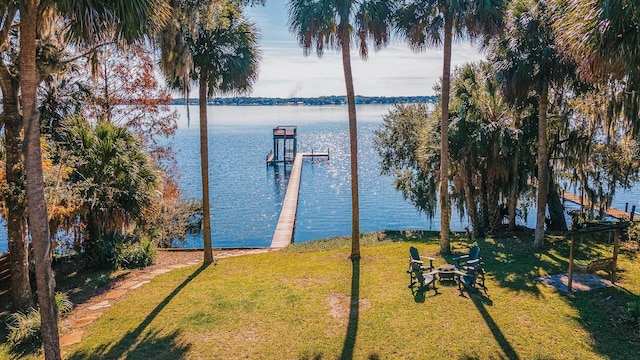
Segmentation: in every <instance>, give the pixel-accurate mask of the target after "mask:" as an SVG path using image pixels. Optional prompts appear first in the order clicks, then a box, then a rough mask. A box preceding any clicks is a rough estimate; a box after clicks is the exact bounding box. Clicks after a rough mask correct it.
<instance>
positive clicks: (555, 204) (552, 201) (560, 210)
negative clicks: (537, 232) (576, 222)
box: [547, 166, 569, 231]
mask: <svg viewBox="0 0 640 360" xmlns="http://www.w3.org/2000/svg"><path fill="white" fill-rule="evenodd" d="M548 171H549V172H548V175H547V177H548V178H549V194H548V195H547V196H548V197H547V205H548V206H549V218H550V219H551V221H550V223H549V230H555V231H567V230H569V229H568V228H567V221H566V220H565V218H564V206H562V200H561V199H560V194H559V193H558V185H557V184H556V182H555V181H554V180H553V169H552V168H551V166H549V168H548Z"/></svg>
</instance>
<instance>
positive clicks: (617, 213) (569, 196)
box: [563, 193, 631, 220]
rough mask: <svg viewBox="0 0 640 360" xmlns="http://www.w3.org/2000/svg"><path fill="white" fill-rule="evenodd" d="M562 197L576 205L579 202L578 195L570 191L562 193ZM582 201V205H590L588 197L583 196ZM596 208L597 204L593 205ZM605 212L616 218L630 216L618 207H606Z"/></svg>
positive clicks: (627, 218) (628, 217)
mask: <svg viewBox="0 0 640 360" xmlns="http://www.w3.org/2000/svg"><path fill="white" fill-rule="evenodd" d="M563 197H564V199H565V200H569V201H571V202H573V203H576V204H578V205H580V204H581V201H580V196H578V195H575V194H571V193H565V194H564V195H563ZM584 201H585V203H584V206H586V207H590V206H591V201H589V199H587V198H585V199H584ZM596 208H598V205H597V204H596V205H595V206H594V209H596ZM605 213H606V214H607V215H609V216H611V217H614V218H616V219H624V220H629V219H630V217H631V215H630V214H629V213H626V212H624V211H622V210H620V209H615V208H608V209H607V210H606V211H605Z"/></svg>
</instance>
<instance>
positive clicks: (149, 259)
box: [92, 234, 156, 269]
mask: <svg viewBox="0 0 640 360" xmlns="http://www.w3.org/2000/svg"><path fill="white" fill-rule="evenodd" d="M98 250H99V254H98V256H97V257H96V260H97V261H94V262H93V263H92V265H94V266H98V267H103V268H108V269H139V268H144V267H146V266H149V265H151V264H152V263H153V260H154V259H155V256H156V246H155V243H154V242H153V241H152V240H150V239H149V238H148V237H140V236H139V235H137V234H128V235H124V234H110V235H104V236H102V237H101V238H100V241H98Z"/></svg>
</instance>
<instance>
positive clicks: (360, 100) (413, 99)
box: [171, 96, 436, 106]
mask: <svg viewBox="0 0 640 360" xmlns="http://www.w3.org/2000/svg"><path fill="white" fill-rule="evenodd" d="M435 102H436V97H435V96H394V97H386V96H356V104H358V105H360V104H397V103H405V104H410V103H435ZM199 103H200V101H199V100H198V99H197V98H189V105H198V104H199ZM346 103H347V97H346V96H320V97H313V98H300V97H294V98H266V97H233V98H215V99H210V100H208V101H207V104H208V105H229V106H305V105H310V106H317V105H345V104H346ZM184 104H185V100H184V99H174V100H173V101H172V102H171V105H184Z"/></svg>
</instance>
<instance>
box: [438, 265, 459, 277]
mask: <svg viewBox="0 0 640 360" xmlns="http://www.w3.org/2000/svg"><path fill="white" fill-rule="evenodd" d="M436 270H437V271H438V279H439V280H440V281H455V280H456V278H455V276H456V270H457V269H456V267H455V266H454V265H451V264H446V265H442V266H440V267H438V268H437V269H436Z"/></svg>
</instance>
